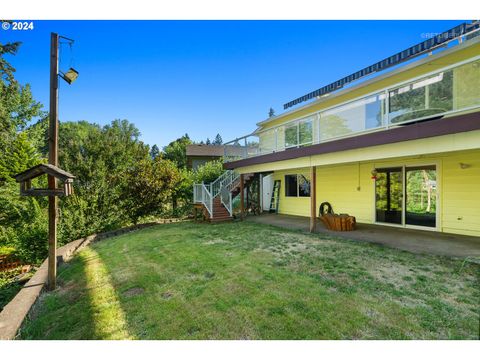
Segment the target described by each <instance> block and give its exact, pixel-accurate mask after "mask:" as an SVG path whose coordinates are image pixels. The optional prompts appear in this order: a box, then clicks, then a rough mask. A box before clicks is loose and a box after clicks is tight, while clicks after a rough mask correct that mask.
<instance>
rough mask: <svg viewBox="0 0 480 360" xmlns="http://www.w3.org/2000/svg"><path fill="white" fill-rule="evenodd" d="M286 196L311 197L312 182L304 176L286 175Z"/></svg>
mask: <svg viewBox="0 0 480 360" xmlns="http://www.w3.org/2000/svg"><path fill="white" fill-rule="evenodd" d="M285 196H288V197H309V196H310V180H309V179H308V178H307V177H306V176H305V175H302V174H295V175H285Z"/></svg>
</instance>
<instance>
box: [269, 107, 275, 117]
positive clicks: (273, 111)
mask: <svg viewBox="0 0 480 360" xmlns="http://www.w3.org/2000/svg"><path fill="white" fill-rule="evenodd" d="M273 116H275V110H273V108H270V110H268V117H273Z"/></svg>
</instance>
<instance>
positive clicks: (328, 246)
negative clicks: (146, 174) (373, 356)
mask: <svg viewBox="0 0 480 360" xmlns="http://www.w3.org/2000/svg"><path fill="white" fill-rule="evenodd" d="M479 278H480V267H479V266H478V265H475V264H470V263H465V262H463V261H460V260H450V259H447V258H443V257H438V256H423V255H414V254H410V253H407V252H402V251H398V250H394V249H389V248H384V247H380V246H378V245H372V244H364V243H356V242H353V241H348V240H343V239H336V238H331V237H326V236H325V235H320V234H315V235H311V234H306V233H302V232H298V231H289V230H284V229H279V228H275V227H270V226H265V225H260V224H254V223H249V222H244V223H238V222H236V223H227V224H219V225H208V224H194V223H178V224H169V225H159V226H156V227H152V228H148V229H144V230H141V231H137V232H134V233H130V234H126V235H122V236H118V237H115V238H110V239H106V240H103V241H100V242H98V243H95V244H94V245H92V246H90V247H88V248H86V249H84V250H83V251H81V252H80V253H79V254H78V255H77V256H76V257H75V258H74V259H73V260H72V261H71V262H70V263H68V264H66V265H64V266H62V267H61V268H60V269H59V283H60V287H59V289H58V290H56V291H55V292H53V293H48V294H44V295H42V297H41V299H40V301H39V303H38V304H37V305H36V307H35V308H34V309H33V311H32V313H31V315H30V318H29V320H27V322H26V323H25V324H24V326H23V328H22V331H21V334H20V337H21V338H24V339H450V338H455V339H458V338H461V339H475V338H478V336H479V299H480V290H479Z"/></svg>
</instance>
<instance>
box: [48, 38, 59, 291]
mask: <svg viewBox="0 0 480 360" xmlns="http://www.w3.org/2000/svg"><path fill="white" fill-rule="evenodd" d="M48 163H49V164H52V165H55V166H58V34H55V33H52V34H51V38H50V126H49V136H48ZM56 187H57V180H56V178H55V177H54V176H51V175H48V188H49V189H55V188H56ZM56 277H57V197H56V196H49V197H48V289H49V290H54V289H55V287H56Z"/></svg>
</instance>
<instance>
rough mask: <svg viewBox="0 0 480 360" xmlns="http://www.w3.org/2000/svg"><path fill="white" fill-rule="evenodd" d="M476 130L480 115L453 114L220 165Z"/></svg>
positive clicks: (230, 166) (248, 163) (350, 148)
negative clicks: (447, 116)
mask: <svg viewBox="0 0 480 360" xmlns="http://www.w3.org/2000/svg"><path fill="white" fill-rule="evenodd" d="M473 130H480V112H474V113H470V114H464V115H457V116H452V117H449V118H443V119H438V120H431V121H424V122H419V123H416V124H409V125H405V126H401V127H396V128H394V129H389V130H383V131H377V132H374V133H369V134H364V135H358V136H354V137H349V138H345V139H340V140H333V141H329V142H325V143H321V144H316V145H311V146H306V147H302V148H293V149H288V150H284V151H280V152H276V153H272V154H266V155H260V156H256V157H252V158H248V159H243V160H237V161H232V162H229V163H225V164H223V167H224V168H225V169H236V168H239V167H244V166H250V165H257V164H264V163H269V162H274V161H282V160H290V159H296V158H300V157H304V156H312V155H320V154H328V153H333V152H337V151H345V150H353V149H360V148H364V147H369V146H378V145H385V144H392V143H397V142H402V141H410V140H418V139H426V138H430V137H434V136H442V135H449V134H457V133H461V132H466V131H473Z"/></svg>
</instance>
